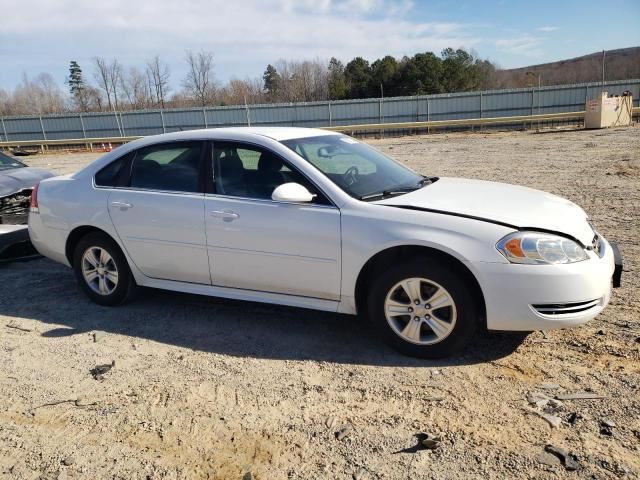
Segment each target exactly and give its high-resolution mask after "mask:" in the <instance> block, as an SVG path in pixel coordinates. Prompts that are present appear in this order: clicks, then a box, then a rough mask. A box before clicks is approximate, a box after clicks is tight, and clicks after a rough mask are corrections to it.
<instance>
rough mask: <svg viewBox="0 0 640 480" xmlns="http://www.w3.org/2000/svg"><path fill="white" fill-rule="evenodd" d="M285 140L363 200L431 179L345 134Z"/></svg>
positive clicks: (415, 185) (295, 150) (344, 188)
mask: <svg viewBox="0 0 640 480" xmlns="http://www.w3.org/2000/svg"><path fill="white" fill-rule="evenodd" d="M282 143H283V144H284V145H285V146H287V147H288V148H290V149H291V150H293V151H294V152H296V153H297V154H298V155H300V156H301V157H302V158H304V159H305V160H306V161H308V162H309V163H311V164H312V165H313V166H314V167H316V168H317V169H318V170H320V171H321V172H322V173H324V174H325V175H326V176H327V177H329V178H330V179H331V180H332V181H333V182H334V183H335V184H336V185H338V186H339V187H340V188H341V189H342V190H344V191H345V192H347V193H348V194H349V195H351V196H352V197H355V198H358V199H360V200H374V199H376V200H377V199H380V198H384V197H386V196H392V195H400V194H402V193H406V192H408V191H412V190H416V189H418V188H421V187H422V186H424V185H425V183H426V182H429V180H428V179H425V177H423V176H422V175H418V174H417V173H415V172H414V171H413V170H410V169H409V168H407V167H404V166H402V165H400V164H399V163H397V162H396V161H395V160H392V159H391V158H389V157H387V156H386V155H384V154H383V153H381V152H379V151H378V150H375V149H374V148H371V147H370V146H368V145H366V144H364V143H360V142H358V141H357V140H354V139H353V138H351V137H347V136H346V135H326V136H320V137H306V138H296V139H293V140H285V141H283V142H282Z"/></svg>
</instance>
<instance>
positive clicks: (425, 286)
mask: <svg viewBox="0 0 640 480" xmlns="http://www.w3.org/2000/svg"><path fill="white" fill-rule="evenodd" d="M384 313H385V317H386V319H387V322H388V323H389V326H390V327H391V328H392V330H393V331H394V332H395V333H396V335H398V336H400V337H401V338H402V339H403V340H405V341H407V342H410V343H413V344H416V345H433V344H435V343H439V342H441V341H442V340H444V339H445V338H447V337H448V336H449V335H450V334H451V332H452V331H453V329H454V327H455V324H456V319H457V311H456V304H455V302H454V300H453V297H452V296H451V294H450V293H449V292H448V291H447V290H446V289H445V288H444V287H443V286H442V285H440V284H438V283H436V282H434V281H432V280H428V279H426V278H416V277H413V278H407V279H404V280H402V281H400V282H398V283H396V284H395V285H394V286H393V287H391V289H390V290H389V293H388V294H387V296H386V298H385V302H384Z"/></svg>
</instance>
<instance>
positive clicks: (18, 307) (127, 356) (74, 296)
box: [0, 127, 640, 480]
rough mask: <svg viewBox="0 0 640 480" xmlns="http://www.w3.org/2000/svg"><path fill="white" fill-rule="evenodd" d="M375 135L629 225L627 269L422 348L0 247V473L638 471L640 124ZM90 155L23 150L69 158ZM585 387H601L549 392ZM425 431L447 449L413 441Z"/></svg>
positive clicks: (357, 323)
mask: <svg viewBox="0 0 640 480" xmlns="http://www.w3.org/2000/svg"><path fill="white" fill-rule="evenodd" d="M369 142H370V143H371V144H373V145H375V146H376V147H378V148H381V149H382V150H384V151H387V152H389V153H390V154H392V155H393V156H395V157H396V158H398V159H399V160H400V161H403V162H406V163H407V164H409V165H411V166H412V167H414V168H415V169H417V170H419V171H421V172H423V173H425V174H430V175H438V176H464V177H472V178H479V179H488V180H497V181H505V182H510V183H517V184H522V185H527V186H530V187H534V188H539V189H543V190H547V191H549V192H552V193H555V194H558V195H562V196H564V197H567V198H569V199H570V200H573V201H575V202H577V203H578V204H580V205H581V206H582V207H584V208H585V210H586V211H587V212H588V213H589V214H590V216H591V218H592V220H593V222H594V224H595V225H596V226H597V227H598V228H599V230H600V231H601V232H602V233H603V234H604V235H605V236H606V237H607V238H609V239H611V240H614V239H615V240H617V241H619V242H620V247H621V250H622V253H623V256H624V258H625V273H624V275H623V282H624V284H623V287H622V288H620V289H618V290H616V291H615V293H614V295H613V299H612V302H611V305H610V306H609V308H608V309H607V310H605V312H604V313H603V314H602V315H600V316H599V317H598V318H597V319H596V320H594V321H592V322H590V323H589V324H587V325H584V326H582V327H581V328H578V329H574V330H565V331H554V332H549V333H547V334H546V335H543V334H542V333H541V332H536V333H532V334H530V335H528V336H522V335H508V334H491V335H485V336H481V337H479V338H478V339H477V341H476V342H475V343H474V344H473V345H472V346H471V348H470V349H469V350H468V351H467V352H466V353H465V354H464V355H461V356H457V357H455V358H452V359H448V360H445V361H438V362H429V361H417V360H413V359H408V358H404V357H401V356H399V355H397V354H396V353H394V352H393V351H390V350H388V349H387V348H385V347H384V346H382V345H381V344H380V343H379V342H378V340H377V339H376V338H374V337H373V336H372V334H371V333H370V331H369V329H368V328H367V325H366V322H364V321H362V320H358V319H356V318H351V317H348V316H342V315H336V314H327V313H320V312H313V311H306V310H300V309H294V308H285V307H274V306H266V305H260V304H250V303H244V302H235V301H228V300H220V299H214V298H205V297H198V296H192V295H184V294H177V293H169V292H161V291H152V290H148V291H145V292H143V293H142V294H141V296H140V297H139V298H138V299H137V300H136V301H134V302H133V303H130V304H127V305H125V306H122V307H119V308H104V307H99V306H96V305H94V304H91V303H90V302H89V301H88V300H87V299H86V298H85V297H84V295H82V294H81V292H80V291H79V288H78V287H77V286H76V284H75V282H74V279H73V276H72V272H71V271H70V270H68V269H67V268H65V267H63V266H60V265H57V264H55V263H53V262H51V261H49V260H46V259H39V260H34V261H29V262H22V263H13V264H9V265H3V266H0V278H1V280H2V282H1V284H0V352H1V357H0V358H1V360H2V361H0V478H11V479H33V478H42V479H65V478H68V479H74V478H77V479H80V478H118V479H147V478H150V479H156V478H158V479H159V478H163V479H165V478H166V479H174V478H176V479H177V478H216V479H218V478H221V479H222V478H224V479H226V478H232V479H234V478H235V479H245V480H247V479H250V478H255V479H279V478H300V479H308V478H320V479H323V478H327V479H333V478H339V479H344V478H346V479H350V478H353V479H358V480H362V479H377V478H385V479H396V478H411V479H413V478H434V479H446V478H481V479H484V480H486V479H494V478H495V479H502V478H535V479H546V478H562V477H565V476H566V477H568V478H598V479H600V478H624V477H626V478H638V476H640V455H639V453H638V451H639V448H640V415H639V414H640V395H638V393H639V386H640V362H639V360H640V323H639V322H640V320H639V315H640V298H639V297H640V295H639V294H638V292H639V290H638V287H639V286H640V279H639V276H638V274H637V272H640V265H639V264H640V244H639V241H638V237H639V233H640V129H638V128H637V127H636V128H629V129H616V130H607V131H555V130H553V131H548V132H545V133H541V134H535V133H529V132H506V133H501V132H498V133H496V132H494V133H466V134H465V133H460V134H458V133H456V134H439V135H430V136H414V137H404V138H392V139H381V140H369ZM95 156H96V155H88V154H67V155H49V156H39V157H32V158H27V162H28V163H30V164H33V165H37V166H48V167H50V168H52V169H54V170H56V171H58V172H59V173H68V172H71V171H74V170H76V169H77V168H79V167H80V166H81V165H83V164H85V163H86V162H87V161H89V160H91V159H92V158H94V157H95ZM112 361H115V365H114V366H113V368H111V370H110V371H109V372H108V373H106V374H104V375H103V377H102V378H101V379H98V380H96V379H94V378H93V376H92V375H91V373H90V370H91V369H92V368H94V367H95V366H96V365H102V364H111V362H112ZM99 378H100V377H99ZM578 391H579V392H590V393H591V394H593V395H595V396H600V397H602V398H597V399H581V400H575V399H574V400H562V401H561V402H557V401H555V400H548V398H546V397H545V396H544V395H546V396H547V397H555V396H556V395H557V396H561V395H562V394H564V393H568V392H569V393H571V392H578ZM529 394H543V395H540V396H539V397H538V398H531V400H532V402H534V401H536V400H537V401H539V402H540V406H536V405H532V404H531V403H529V402H528V401H527V396H528V395H529ZM545 403H546V405H544V404H545ZM536 412H538V413H536ZM544 412H547V413H548V414H549V415H553V416H554V417H557V418H558V421H560V425H559V426H558V427H552V426H551V425H550V423H549V422H548V421H547V420H545V419H544V418H542V417H541V416H540V415H539V414H540V413H544ZM550 420H551V421H552V422H553V421H554V418H550ZM420 433H428V434H431V435H436V436H438V437H439V438H441V442H440V444H439V448H437V449H435V450H428V449H422V448H414V447H416V446H417V445H419V443H418V438H419V437H416V435H418V434H420ZM420 438H422V437H420ZM548 444H551V445H554V446H556V447H559V448H561V449H564V450H565V451H566V452H568V453H570V454H572V455H573V456H574V457H570V458H568V460H567V461H566V462H565V465H563V464H561V463H560V460H559V459H558V457H557V456H555V455H552V454H550V453H545V446H546V445H548ZM572 459H573V460H575V461H577V463H578V465H577V466H578V467H579V469H578V470H577V471H574V472H569V471H568V470H567V467H574V466H575V465H573V464H572Z"/></svg>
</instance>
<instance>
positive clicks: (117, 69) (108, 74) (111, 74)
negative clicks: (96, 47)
mask: <svg viewBox="0 0 640 480" xmlns="http://www.w3.org/2000/svg"><path fill="white" fill-rule="evenodd" d="M93 64H94V66H95V72H94V77H95V79H96V81H97V82H98V87H99V88H100V89H102V90H103V91H104V93H105V95H106V96H107V103H108V105H109V110H118V107H119V105H118V94H119V93H120V87H121V85H122V66H121V65H120V63H119V62H118V60H116V59H115V58H114V59H113V60H112V61H111V63H107V61H106V60H105V59H104V58H100V57H94V59H93Z"/></svg>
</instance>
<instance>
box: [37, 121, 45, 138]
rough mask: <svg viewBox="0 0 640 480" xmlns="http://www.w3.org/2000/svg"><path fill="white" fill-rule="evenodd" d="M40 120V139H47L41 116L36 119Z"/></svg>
mask: <svg viewBox="0 0 640 480" xmlns="http://www.w3.org/2000/svg"><path fill="white" fill-rule="evenodd" d="M38 118H39V119H40V128H41V129H42V139H43V140H46V139H47V134H46V133H45V131H44V124H43V123H42V116H40V117H38Z"/></svg>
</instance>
